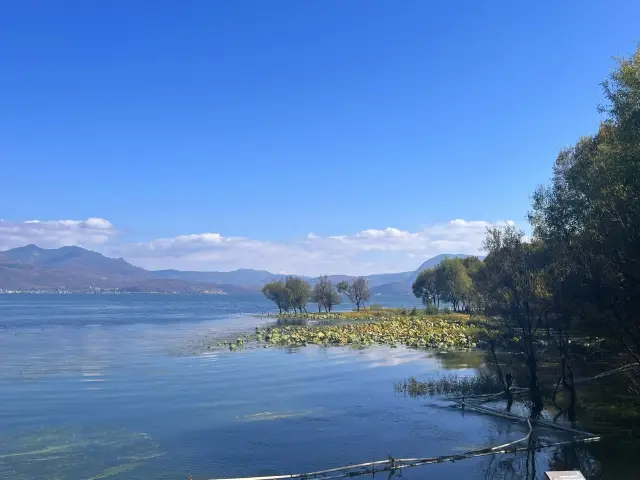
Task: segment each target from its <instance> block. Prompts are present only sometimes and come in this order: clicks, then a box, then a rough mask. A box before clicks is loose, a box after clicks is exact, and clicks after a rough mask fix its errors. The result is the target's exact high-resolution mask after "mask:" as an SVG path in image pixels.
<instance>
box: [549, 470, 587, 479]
mask: <svg viewBox="0 0 640 480" xmlns="http://www.w3.org/2000/svg"><path fill="white" fill-rule="evenodd" d="M544 475H545V478H546V479H547V480H587V479H586V478H584V475H582V474H581V473H580V472H578V471H577V470H576V471H572V472H544Z"/></svg>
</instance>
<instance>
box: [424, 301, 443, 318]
mask: <svg viewBox="0 0 640 480" xmlns="http://www.w3.org/2000/svg"><path fill="white" fill-rule="evenodd" d="M424 311H425V313H426V314H427V315H437V314H438V312H439V310H438V307H436V306H435V305H434V304H433V303H430V304H429V305H427V306H426V307H425V309H424Z"/></svg>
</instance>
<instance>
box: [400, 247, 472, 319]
mask: <svg viewBox="0 0 640 480" xmlns="http://www.w3.org/2000/svg"><path fill="white" fill-rule="evenodd" d="M482 266H483V263H482V261H481V260H480V259H478V258H477V257H468V258H465V259H462V258H446V259H444V260H443V261H442V262H441V263H440V264H439V265H438V266H436V267H435V268H429V269H427V270H423V271H422V272H420V274H419V275H418V277H417V278H416V280H415V282H414V283H413V285H412V290H413V294H414V295H415V296H416V297H418V298H420V299H421V300H422V303H424V305H425V306H426V307H427V308H428V307H429V306H430V305H434V306H435V307H440V302H441V301H442V302H446V303H450V304H451V305H452V306H453V310H454V311H462V310H467V311H471V310H474V309H476V310H477V309H479V307H480V301H479V296H478V294H477V291H476V289H475V285H474V277H477V276H478V274H479V272H480V271H481V269H482Z"/></svg>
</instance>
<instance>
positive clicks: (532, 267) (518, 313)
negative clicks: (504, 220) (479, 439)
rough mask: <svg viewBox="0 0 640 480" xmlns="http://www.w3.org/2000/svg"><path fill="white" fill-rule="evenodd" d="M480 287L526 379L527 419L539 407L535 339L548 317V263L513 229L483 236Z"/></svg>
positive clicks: (539, 248) (537, 248)
mask: <svg viewBox="0 0 640 480" xmlns="http://www.w3.org/2000/svg"><path fill="white" fill-rule="evenodd" d="M484 249H485V250H486V251H487V252H488V255H487V257H486V258H485V260H484V264H485V266H484V269H483V282H482V283H481V284H480V285H479V288H481V289H482V290H483V295H484V296H485V297H486V299H487V313H489V314H492V315H494V316H497V317H499V318H500V319H501V321H502V331H503V333H504V338H505V340H506V341H508V342H511V344H512V345H513V347H514V348H517V349H518V350H519V351H520V352H521V353H522V355H523V357H524V360H525V362H526V366H527V371H528V377H529V392H530V399H531V402H532V404H533V414H534V415H537V414H538V413H539V412H540V411H541V410H542V407H543V402H542V395H541V393H540V388H539V382H538V352H537V334H538V332H539V331H540V330H541V329H543V328H545V327H546V325H547V322H548V320H549V318H550V317H551V315H552V312H553V309H552V306H553V303H552V296H551V289H550V276H549V272H548V268H547V266H548V258H547V256H546V251H545V249H544V248H543V247H542V245H541V244H540V243H530V242H526V241H525V238H524V233H523V232H521V231H518V230H516V229H515V228H514V227H511V226H509V227H506V228H504V229H500V228H495V229H490V230H489V231H488V232H487V238H486V240H485V243H484Z"/></svg>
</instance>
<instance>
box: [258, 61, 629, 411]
mask: <svg viewBox="0 0 640 480" xmlns="http://www.w3.org/2000/svg"><path fill="white" fill-rule="evenodd" d="M602 85H603V90H604V95H605V98H606V102H605V105H604V106H602V107H600V108H599V110H600V112H601V113H602V114H603V118H604V120H603V121H602V122H601V124H600V126H599V129H598V131H597V132H596V133H594V134H592V135H588V136H585V137H583V138H581V139H580V140H578V142H577V143H576V144H575V145H574V146H572V147H569V148H566V149H564V150H562V151H560V153H559V154H558V156H557V159H556V161H555V165H554V167H553V176H552V180H551V182H550V184H549V185H546V186H540V187H539V188H538V189H537V190H536V191H535V192H534V195H533V202H532V207H531V211H530V212H529V213H528V220H529V222H530V224H531V225H532V227H533V235H532V236H531V238H528V237H526V236H525V235H524V233H523V232H522V231H519V230H518V229H516V228H515V227H514V226H511V225H507V226H505V227H502V228H494V229H490V230H489V231H488V232H487V236H486V239H485V242H484V248H483V249H484V251H485V252H486V254H487V256H486V257H485V258H484V260H482V261H481V260H479V259H478V258H474V257H470V258H464V259H460V258H453V259H447V260H445V261H444V262H442V264H440V265H439V266H438V267H436V268H434V269H429V270H426V271H424V272H422V273H420V275H419V276H418V277H417V279H416V281H415V283H414V284H413V293H414V294H415V295H416V296H417V297H419V298H421V299H422V300H423V302H424V303H425V305H426V306H427V308H434V309H437V308H438V307H439V306H440V305H441V303H446V304H449V305H451V306H452V307H453V309H454V310H464V311H469V312H471V313H478V314H482V315H483V316H484V317H485V318H488V319H491V321H492V322H493V323H492V328H491V334H490V335H489V338H488V339H487V342H488V344H489V348H490V351H491V352H495V349H496V348H503V349H505V350H508V351H511V352H515V353H518V355H517V358H520V359H522V363H523V365H522V366H523V370H524V372H526V377H527V378H526V382H527V383H528V386H529V391H530V400H531V404H532V405H533V408H532V413H535V412H536V411H537V412H540V411H541V410H542V407H543V405H542V395H541V393H540V388H539V380H538V370H539V364H540V362H539V360H540V356H541V355H542V353H541V352H543V351H544V352H545V353H544V355H545V361H546V360H548V359H549V358H550V357H549V355H550V353H549V352H554V351H555V352H556V354H557V359H558V365H559V369H560V371H559V373H558V377H559V378H558V383H557V385H556V390H557V389H558V387H559V388H561V389H564V391H565V393H564V395H563V396H564V397H565V398H567V396H568V397H569V398H570V405H569V413H570V414H571V413H572V409H573V408H574V406H575V391H576V389H575V385H576V382H575V379H574V374H573V368H572V365H571V362H572V359H574V358H576V356H575V351H574V350H573V349H575V348H576V345H575V343H576V342H573V343H572V341H571V340H570V339H575V338H587V337H599V338H604V339H607V341H613V344H615V345H617V346H618V350H617V351H616V352H615V354H611V353H610V354H608V355H609V356H608V357H607V358H609V359H610V360H611V364H612V366H613V365H614V364H616V365H620V362H621V359H622V360H626V362H628V365H626V366H625V368H626V367H640V315H639V313H638V312H640V49H638V50H637V51H636V53H635V54H634V55H633V56H631V57H630V58H628V59H623V60H620V61H619V64H618V66H617V68H616V69H615V70H614V72H613V73H612V74H611V76H610V78H609V79H608V80H607V81H605V82H604V83H603V84H602ZM263 292H264V294H265V296H267V298H269V299H271V300H273V301H274V302H275V303H276V304H277V305H278V307H279V308H280V310H281V311H287V310H290V309H293V310H296V311H301V312H302V311H306V303H307V301H308V300H309V299H312V300H313V301H314V302H317V304H318V308H319V309H324V310H326V311H327V312H329V311H331V309H332V308H333V307H334V306H335V305H336V304H337V303H338V302H339V301H340V296H339V295H338V293H340V292H344V293H345V294H346V295H347V296H348V297H349V298H350V299H351V301H352V302H354V303H355V304H356V307H357V308H358V309H359V308H360V307H361V306H362V305H363V303H364V302H365V301H366V300H368V298H369V295H370V290H369V288H368V285H367V284H366V279H364V278H359V279H356V280H354V281H353V282H352V283H350V284H348V283H344V282H343V283H340V284H338V285H337V286H336V288H334V287H333V285H332V284H331V282H330V281H329V280H328V278H326V277H323V278H321V279H320V281H319V282H318V283H317V284H316V285H315V286H314V287H313V288H311V286H310V285H309V284H308V283H307V282H306V281H304V280H303V279H300V278H297V277H288V278H287V279H286V280H283V281H279V282H272V283H270V284H267V285H265V287H264V288H263ZM541 345H546V347H544V348H541ZM550 349H551V350H550ZM493 356H494V358H496V356H495V354H494V355H493ZM495 363H496V364H497V366H498V373H499V375H500V377H503V375H502V369H501V367H500V364H499V362H498V361H497V358H496V362H495ZM638 371H640V370H639V369H637V368H636V369H631V370H625V374H626V376H627V378H628V385H629V386H628V388H629V390H630V391H631V392H633V393H634V394H635V396H636V398H637V397H640V375H639V374H638V373H637V372H638ZM505 377H506V376H505ZM503 383H505V385H506V384H507V383H509V381H508V380H507V379H504V382H503ZM506 391H508V388H505V392H506ZM555 393H556V391H555V390H554V392H553V395H554V398H555ZM554 401H555V400H554Z"/></svg>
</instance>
